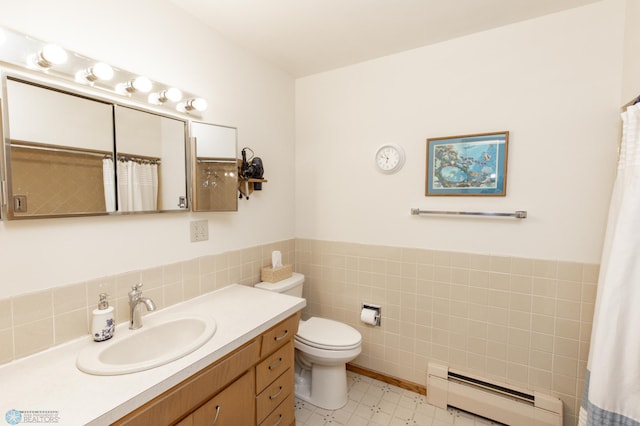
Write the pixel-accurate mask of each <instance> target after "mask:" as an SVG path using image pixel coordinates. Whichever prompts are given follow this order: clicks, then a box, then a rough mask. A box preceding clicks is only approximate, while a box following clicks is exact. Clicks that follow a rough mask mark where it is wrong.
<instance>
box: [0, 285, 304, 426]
mask: <svg viewBox="0 0 640 426" xmlns="http://www.w3.org/2000/svg"><path fill="white" fill-rule="evenodd" d="M305 303H306V302H305V300H304V299H301V298H298V297H293V296H288V295H282V294H277V293H270V292H267V291H263V290H259V289H255V288H252V287H247V286H242V285H237V284H232V285H230V286H227V287H224V288H222V289H220V290H216V291H214V292H211V293H208V294H205V295H202V296H199V297H197V298H194V299H191V300H188V301H185V302H182V303H179V304H176V305H173V306H170V307H168V308H165V309H162V310H159V311H156V312H153V313H150V314H148V315H145V316H144V318H143V327H142V328H141V329H140V330H144V328H145V326H151V324H152V323H153V317H154V316H155V315H172V316H175V315H181V314H184V315H185V316H187V315H210V316H212V317H213V318H215V321H216V323H217V329H216V332H215V334H214V335H213V337H211V339H210V340H209V341H208V342H206V343H205V344H204V345H203V346H201V347H200V348H198V349H196V350H195V351H193V352H191V353H189V354H187V355H185V356H184V357H182V358H179V359H177V360H175V361H172V362H169V363H167V364H164V365H160V366H158V367H155V368H151V369H148V370H144V371H139V372H136V373H131V374H119V375H93V374H87V373H84V372H82V371H80V370H79V369H78V368H77V366H76V359H77V358H78V354H79V353H80V352H81V351H82V350H83V349H84V348H85V347H86V346H87V345H100V344H103V343H96V342H93V340H91V336H89V335H88V334H87V336H86V337H83V338H81V339H76V340H74V341H72V342H69V343H66V344H63V345H59V346H56V347H54V348H51V349H49V350H46V351H43V352H40V353H37V354H34V355H32V356H29V357H26V358H22V359H19V360H16V361H13V362H11V363H8V364H4V365H2V366H0V383H2V387H1V388H0V411H2V412H3V413H6V412H9V411H10V410H17V411H24V412H27V411H37V410H39V411H45V410H46V411H47V412H53V413H55V414H56V415H57V418H58V422H57V424H59V425H73V426H76V425H80V424H83V425H110V424H119V425H138V424H141V425H142V424H144V425H150V424H153V425H171V424H180V425H181V426H187V425H188V426H190V425H201V424H208V425H209V424H213V421H214V419H215V417H216V414H217V415H218V421H217V423H215V424H216V425H218V426H220V425H254V424H255V425H269V426H271V425H273V424H280V425H289V424H293V423H294V413H293V407H294V397H293V353H294V352H293V341H292V340H293V337H294V336H295V334H296V330H297V327H298V320H299V317H300V311H301V310H302V308H304V306H305ZM119 332H120V336H119ZM134 332H135V330H134ZM124 334H125V333H124V332H122V330H120V329H118V328H117V329H116V333H115V336H114V337H113V339H118V337H120V338H122V337H123V335H124ZM166 344H167V345H171V342H170V341H168V342H166ZM3 410H4V411H3ZM205 419H206V421H205Z"/></svg>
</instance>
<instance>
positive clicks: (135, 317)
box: [129, 284, 156, 330]
mask: <svg viewBox="0 0 640 426" xmlns="http://www.w3.org/2000/svg"><path fill="white" fill-rule="evenodd" d="M140 287H142V284H136V285H134V286H133V287H131V291H130V292H129V329H130V330H136V329H138V328H140V327H142V313H141V312H140V309H138V305H139V304H140V303H144V306H146V307H147V310H148V311H155V310H156V304H155V303H153V300H151V299H149V298H148V297H142V290H140Z"/></svg>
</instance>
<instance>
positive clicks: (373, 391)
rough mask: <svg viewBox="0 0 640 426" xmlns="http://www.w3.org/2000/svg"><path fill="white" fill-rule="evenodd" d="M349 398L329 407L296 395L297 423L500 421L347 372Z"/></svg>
mask: <svg viewBox="0 0 640 426" xmlns="http://www.w3.org/2000/svg"><path fill="white" fill-rule="evenodd" d="M347 386H348V390H349V394H348V397H349V401H348V402H347V404H346V405H345V406H344V407H342V408H340V409H338V410H325V409H322V408H318V407H315V406H313V405H312V404H309V403H308V402H305V401H302V400H300V399H297V398H296V403H295V413H296V425H297V426H451V425H455V426H490V425H499V423H496V422H492V421H490V420H486V419H483V418H481V417H477V416H474V415H472V414H469V413H466V412H463V411H460V410H456V409H453V408H449V409H447V410H443V409H441V408H437V407H434V406H433V405H429V404H428V403H427V400H426V397H425V396H424V395H420V394H418V393H415V392H411V391H408V390H405V389H401V388H399V387H397V386H393V385H390V384H388V383H384V382H381V381H378V380H375V379H372V378H370V377H366V376H362V375H359V374H355V373H353V372H350V371H349V372H347Z"/></svg>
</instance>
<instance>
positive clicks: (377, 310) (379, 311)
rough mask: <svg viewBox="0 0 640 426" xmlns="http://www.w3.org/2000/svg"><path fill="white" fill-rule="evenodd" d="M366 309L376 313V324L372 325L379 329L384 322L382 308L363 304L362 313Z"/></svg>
mask: <svg viewBox="0 0 640 426" xmlns="http://www.w3.org/2000/svg"><path fill="white" fill-rule="evenodd" d="M365 309H366V310H370V311H375V312H374V319H375V324H372V325H374V326H377V327H379V326H380V323H381V320H382V306H380V305H374V304H372V303H363V304H362V311H364V310H365Z"/></svg>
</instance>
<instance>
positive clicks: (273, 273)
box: [260, 265, 293, 283]
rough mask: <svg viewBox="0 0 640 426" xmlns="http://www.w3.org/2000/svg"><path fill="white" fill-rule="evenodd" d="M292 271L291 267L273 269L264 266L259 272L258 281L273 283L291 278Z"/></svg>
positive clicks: (283, 266)
mask: <svg viewBox="0 0 640 426" xmlns="http://www.w3.org/2000/svg"><path fill="white" fill-rule="evenodd" d="M292 273H293V269H292V268H291V265H282V267H281V268H276V269H273V268H272V267H271V266H265V267H264V268H262V270H261V271H260V279H261V280H262V281H264V282H268V283H275V282H278V281H282V280H284V279H286V278H289V277H291V274H292Z"/></svg>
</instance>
